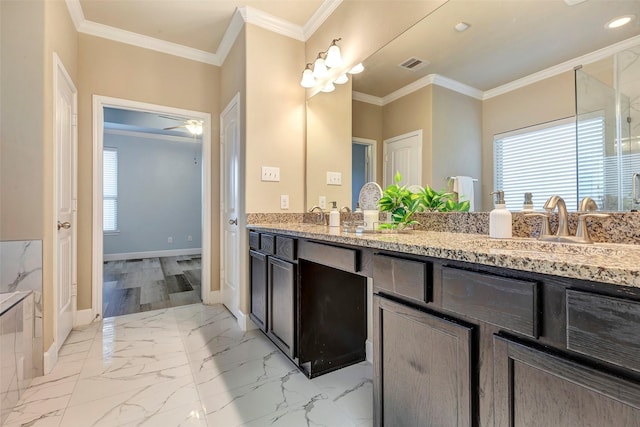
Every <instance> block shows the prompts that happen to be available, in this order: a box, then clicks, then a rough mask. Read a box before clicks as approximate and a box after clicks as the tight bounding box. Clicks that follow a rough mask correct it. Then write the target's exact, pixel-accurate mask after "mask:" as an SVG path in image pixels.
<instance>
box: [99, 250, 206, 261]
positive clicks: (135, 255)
mask: <svg viewBox="0 0 640 427" xmlns="http://www.w3.org/2000/svg"><path fill="white" fill-rule="evenodd" d="M181 255H187V256H188V255H202V248H190V249H171V250H167V251H147V252H126V253H119V254H104V256H103V261H122V260H126V259H139V258H159V257H167V256H181Z"/></svg>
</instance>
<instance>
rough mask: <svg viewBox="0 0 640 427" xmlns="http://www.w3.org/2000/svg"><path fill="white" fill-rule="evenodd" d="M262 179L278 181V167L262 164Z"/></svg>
mask: <svg viewBox="0 0 640 427" xmlns="http://www.w3.org/2000/svg"><path fill="white" fill-rule="evenodd" d="M262 180H263V181H274V182H278V181H280V168H277V167H273V166H262Z"/></svg>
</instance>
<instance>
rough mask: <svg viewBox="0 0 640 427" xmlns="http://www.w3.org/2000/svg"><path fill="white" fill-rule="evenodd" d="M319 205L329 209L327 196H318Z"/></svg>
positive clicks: (321, 207)
mask: <svg viewBox="0 0 640 427" xmlns="http://www.w3.org/2000/svg"><path fill="white" fill-rule="evenodd" d="M318 206H320V209H327V196H320V197H318Z"/></svg>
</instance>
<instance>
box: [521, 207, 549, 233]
mask: <svg viewBox="0 0 640 427" xmlns="http://www.w3.org/2000/svg"><path fill="white" fill-rule="evenodd" d="M524 216H537V217H541V218H542V224H541V225H540V234H538V239H540V238H543V237H547V236H551V224H550V223H549V214H546V213H540V212H536V213H528V214H524Z"/></svg>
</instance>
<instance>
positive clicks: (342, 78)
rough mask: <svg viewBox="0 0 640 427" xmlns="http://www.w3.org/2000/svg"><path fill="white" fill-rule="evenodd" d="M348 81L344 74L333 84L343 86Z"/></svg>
mask: <svg viewBox="0 0 640 427" xmlns="http://www.w3.org/2000/svg"><path fill="white" fill-rule="evenodd" d="M348 81H349V77H347V74H346V73H343V74H340V75H339V76H338V78H337V79H336V80H335V81H334V83H335V84H338V85H343V84H345V83H346V82H348Z"/></svg>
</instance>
